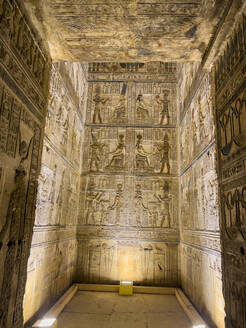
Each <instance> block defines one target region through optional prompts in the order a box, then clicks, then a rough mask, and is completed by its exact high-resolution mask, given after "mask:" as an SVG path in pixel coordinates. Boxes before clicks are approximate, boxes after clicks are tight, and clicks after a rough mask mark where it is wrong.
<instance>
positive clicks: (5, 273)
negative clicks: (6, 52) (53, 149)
mask: <svg viewBox="0 0 246 328" xmlns="http://www.w3.org/2000/svg"><path fill="white" fill-rule="evenodd" d="M0 90H1V92H0V95H1V98H0V126H1V129H0V144H1V156H0V158H1V160H0V168H1V181H0V183H1V188H2V189H1V191H4V192H1V194H0V195H1V222H0V224H1V230H0V242H1V246H2V247H1V253H2V254H1V267H2V268H3V270H2V271H1V272H0V286H1V287H0V288H1V293H0V295H1V297H0V311H1V316H0V317H1V319H0V322H1V326H6V325H10V324H11V326H12V325H13V326H16V327H17V326H18V327H19V326H20V325H21V323H22V298H23V295H24V290H25V271H26V263H27V257H28V251H29V245H30V242H31V236H32V224H33V217H34V210H35V202H34V201H33V199H35V196H36V188H37V183H36V179H37V174H38V169H39V151H40V142H41V127H40V123H39V122H38V120H36V119H35V118H34V116H32V115H31V114H30V113H29V111H28V110H27V108H26V107H24V106H23V104H22V103H21V102H20V100H19V99H17V98H16V97H14V96H13V94H12V92H11V91H10V90H9V89H8V88H7V87H6V86H5V85H3V83H1V84H0ZM27 218H28V220H27ZM14 272H15V273H16V276H15V274H14ZM16 277H18V279H17V278H16ZM11 290H12V291H13V290H16V307H15V308H12V310H11V311H9V306H10V304H11V302H13V298H12V294H11ZM8 311H9V312H8Z"/></svg>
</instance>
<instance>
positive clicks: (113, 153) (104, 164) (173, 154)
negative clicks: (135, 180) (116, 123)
mask: <svg viewBox="0 0 246 328" xmlns="http://www.w3.org/2000/svg"><path fill="white" fill-rule="evenodd" d="M85 143H87V144H89V149H85V150H84V166H83V169H84V170H85V171H87V172H129V173H130V172H132V173H142V174H147V175H166V176H174V175H176V174H177V141H176V130H174V129H157V128H156V129H155V128H145V129H141V128H129V127H118V128H116V127H101V128H99V127H98V128H95V127H88V128H86V132H85Z"/></svg>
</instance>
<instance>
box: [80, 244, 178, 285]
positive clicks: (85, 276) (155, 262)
mask: <svg viewBox="0 0 246 328" xmlns="http://www.w3.org/2000/svg"><path fill="white" fill-rule="evenodd" d="M177 249H178V245H177V244H168V243H163V242H152V241H134V240H90V241H87V240H79V246H78V254H79V257H78V271H79V275H80V279H82V280H83V281H85V282H90V283H93V282H101V283H103V282H108V281H110V282H118V281H119V280H132V281H134V283H135V284H141V285H145V284H149V283H151V284H154V285H165V286H169V285H170V286H171V285H175V284H177V283H178V279H179V270H178V252H177Z"/></svg>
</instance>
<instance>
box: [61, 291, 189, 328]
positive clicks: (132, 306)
mask: <svg viewBox="0 0 246 328" xmlns="http://www.w3.org/2000/svg"><path fill="white" fill-rule="evenodd" d="M83 327H90V328H125V327H127V328H180V327H182V328H191V327H192V324H191V322H190V320H189V319H188V317H187V316H186V314H185V313H184V311H183V309H182V307H181V306H180V304H179V302H178V301H177V299H176V297H175V296H174V295H151V294H150V295H147V294H134V295H133V296H119V295H118V294H117V293H110V292H87V291H79V292H77V294H76V295H75V296H74V297H73V299H72V300H71V301H70V302H69V303H68V304H67V306H66V307H65V308H64V310H63V311H62V313H61V314H60V316H59V318H58V328H83Z"/></svg>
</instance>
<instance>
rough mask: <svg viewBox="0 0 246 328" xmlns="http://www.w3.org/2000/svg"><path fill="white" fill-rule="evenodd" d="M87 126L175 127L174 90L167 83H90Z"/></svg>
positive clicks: (174, 88) (173, 87) (172, 86)
mask: <svg viewBox="0 0 246 328" xmlns="http://www.w3.org/2000/svg"><path fill="white" fill-rule="evenodd" d="M86 122H87V123H94V124H103V123H104V124H105V123H111V124H124V123H128V124H134V123H136V124H147V125H160V126H169V125H175V124H176V87H175V85H174V84H170V83H154V82H152V83H147V82H143V83H141V82H127V81H125V82H93V83H90V86H89V93H88V106H87V119H86Z"/></svg>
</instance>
